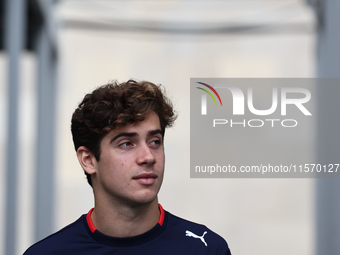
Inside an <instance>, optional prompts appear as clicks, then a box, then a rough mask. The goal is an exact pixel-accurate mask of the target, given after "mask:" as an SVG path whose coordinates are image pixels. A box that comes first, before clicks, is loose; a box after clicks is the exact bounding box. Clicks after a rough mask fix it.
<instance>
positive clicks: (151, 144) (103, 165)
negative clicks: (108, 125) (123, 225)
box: [92, 112, 165, 205]
mask: <svg viewBox="0 0 340 255" xmlns="http://www.w3.org/2000/svg"><path fill="white" fill-rule="evenodd" d="M164 160H165V159H164V147H163V137H162V132H161V126H160V122H159V118H158V115H157V114H156V113H155V112H151V113H150V114H149V115H147V117H146V118H145V120H144V121H141V122H137V123H135V124H132V125H127V126H122V127H118V128H116V129H114V130H112V131H111V132H110V133H108V134H107V135H106V136H105V137H104V138H103V139H102V141H101V154H100V160H99V161H95V168H96V173H95V174H94V175H93V176H92V182H93V187H94V192H95V197H96V199H101V200H103V199H104V201H107V202H114V203H124V204H129V205H138V204H145V203H150V202H152V201H154V200H155V198H156V197H157V194H158V191H159V189H160V187H161V184H162V181H163V173H164Z"/></svg>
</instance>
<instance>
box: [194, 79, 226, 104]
mask: <svg viewBox="0 0 340 255" xmlns="http://www.w3.org/2000/svg"><path fill="white" fill-rule="evenodd" d="M196 83H198V84H201V85H204V86H206V87H208V88H209V89H211V91H212V92H214V93H215V95H216V96H217V98H218V100H219V101H220V104H221V106H222V101H221V98H220V95H219V94H218V93H217V91H216V90H215V89H214V88H213V87H211V86H210V85H208V84H206V83H203V82H196ZM196 88H198V89H201V90H203V91H204V92H206V93H207V94H208V95H209V96H210V97H211V98H212V99H213V100H214V103H215V105H217V103H216V100H215V98H214V96H213V95H212V94H211V93H210V92H209V91H208V90H206V89H204V88H200V87H196Z"/></svg>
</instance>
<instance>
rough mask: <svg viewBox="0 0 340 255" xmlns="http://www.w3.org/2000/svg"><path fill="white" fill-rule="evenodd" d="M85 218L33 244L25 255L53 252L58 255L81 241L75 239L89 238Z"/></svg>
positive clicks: (82, 217)
mask: <svg viewBox="0 0 340 255" xmlns="http://www.w3.org/2000/svg"><path fill="white" fill-rule="evenodd" d="M84 217H85V215H82V216H81V217H80V218H79V219H78V220H76V221H75V222H73V223H71V224H69V225H67V226H66V227H64V228H62V229H61V230H59V231H57V232H55V233H54V234H51V235H49V236H48V237H46V238H44V239H42V240H41V241H39V242H37V243H35V244H33V245H32V246H31V247H29V248H28V249H27V250H26V252H25V253H24V255H33V254H34V255H37V254H54V253H51V252H52V251H53V252H55V254H60V253H58V252H59V251H62V250H63V249H65V248H69V247H67V246H69V245H74V244H75V243H77V241H80V240H75V239H79V238H82V237H86V236H87V235H86V232H87V231H86V228H85V225H84ZM81 233H83V234H81ZM49 251H51V252H49Z"/></svg>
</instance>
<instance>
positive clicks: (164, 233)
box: [25, 80, 230, 255]
mask: <svg viewBox="0 0 340 255" xmlns="http://www.w3.org/2000/svg"><path fill="white" fill-rule="evenodd" d="M175 119H176V116H175V114H174V111H173V108H172V106H171V103H170V102H169V101H168V99H167V98H166V97H165V95H164V94H163V93H162V91H161V89H160V87H159V86H156V85H154V84H152V83H150V82H136V81H133V80H129V81H128V82H126V83H121V84H108V85H104V86H102V87H99V88H98V89H96V90H95V91H93V92H92V93H91V94H88V95H86V96H85V98H84V99H83V101H82V102H81V103H80V104H79V107H78V108H77V109H76V110H75V112H74V114H73V116H72V125H71V130H72V135H73V142H74V145H75V149H76V152H77V157H78V160H79V163H80V165H81V166H82V168H83V170H84V172H85V174H86V177H87V180H88V182H89V184H90V185H91V186H92V188H93V193H94V200H95V205H94V208H93V209H91V210H90V211H89V212H88V214H86V215H83V216H81V217H80V218H79V219H78V220H77V221H75V222H74V223H72V224H71V225H69V226H67V227H65V228H63V229H62V230H60V231H59V232H57V233H55V234H53V235H51V236H49V237H47V238H45V239H44V240H42V241H40V242H38V243H37V244H35V245H33V246H32V247H30V248H29V249H28V250H27V251H26V252H25V255H38V254H39V255H40V254H43V255H52V254H53V255H54V254H58V255H60V254H72V255H78V254H79V255H80V254H81V255H89V254H95V255H102V254H103V255H104V254H131V255H137V254H138V255H141V254H142V255H143V254H147V255H152V254H162V255H167V254H169V255H170V254H171V255H174V254H176V255H178V254H185V255H188V254H194V255H200V254H207V255H213V254H219V255H222V254H223V255H228V254H230V251H229V248H228V245H227V243H226V241H225V240H224V239H223V238H221V237H220V236H218V235H217V234H215V233H214V232H212V231H211V230H209V229H208V228H206V227H205V226H203V225H199V224H196V223H192V222H189V221H186V220H183V219H180V218H178V217H176V216H174V215H172V214H170V213H169V212H167V211H165V210H163V208H162V206H161V205H160V204H159V203H158V199H157V194H158V191H159V189H160V187H161V184H162V180H163V173H164V147H163V146H164V143H163V141H164V133H165V128H166V127H168V126H171V125H172V124H173V122H174V121H175Z"/></svg>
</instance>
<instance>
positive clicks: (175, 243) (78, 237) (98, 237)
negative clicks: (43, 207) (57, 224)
mask: <svg viewBox="0 0 340 255" xmlns="http://www.w3.org/2000/svg"><path fill="white" fill-rule="evenodd" d="M159 208H160V210H161V216H160V219H159V221H158V223H157V225H156V226H155V227H154V228H152V229H151V230H149V231H148V232H146V233H144V234H142V235H138V236H134V237H128V238H115V237H110V236H107V235H104V234H102V233H100V232H99V231H98V230H97V229H96V228H95V226H94V225H93V223H92V220H91V217H90V215H91V212H92V210H93V209H92V210H91V211H90V212H89V213H88V214H87V215H85V214H84V215H82V216H81V217H80V218H79V219H78V220H77V221H75V222H74V223H72V224H70V225H68V226H66V227H65V228H63V229H61V230H60V231H58V232H56V233H55V234H53V235H50V236H48V237H47V238H45V239H43V240H41V241H40V242H38V243H36V244H34V245H33V246H31V247H30V248H29V249H28V250H27V251H26V252H25V253H24V255H56V254H58V255H60V254H72V255H90V254H91V255H94V254H95V255H111V254H112V255H113V254H129V255H130V254H131V255H143V254H145V255H153V254H161V255H174V254H175V255H181V254H185V255H189V254H194V255H201V254H202V255H203V254H205V255H215V254H218V255H230V250H229V248H228V244H227V242H226V241H225V240H224V239H223V238H222V237H220V236H219V235H217V234H216V233H214V232H212V231H211V230H210V229H208V228H207V227H205V226H204V225H200V224H196V223H193V222H190V221H187V220H184V219H181V218H179V217H177V216H174V215H172V214H171V213H169V212H167V211H164V210H163V208H162V207H161V206H160V207H159Z"/></svg>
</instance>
